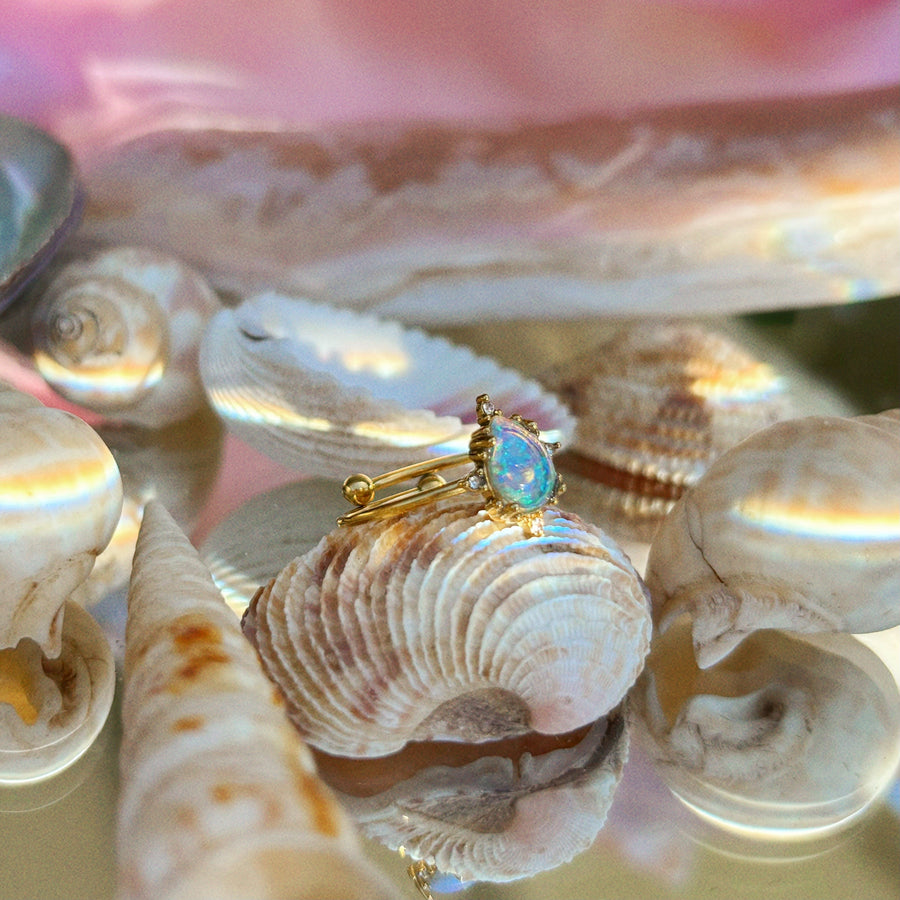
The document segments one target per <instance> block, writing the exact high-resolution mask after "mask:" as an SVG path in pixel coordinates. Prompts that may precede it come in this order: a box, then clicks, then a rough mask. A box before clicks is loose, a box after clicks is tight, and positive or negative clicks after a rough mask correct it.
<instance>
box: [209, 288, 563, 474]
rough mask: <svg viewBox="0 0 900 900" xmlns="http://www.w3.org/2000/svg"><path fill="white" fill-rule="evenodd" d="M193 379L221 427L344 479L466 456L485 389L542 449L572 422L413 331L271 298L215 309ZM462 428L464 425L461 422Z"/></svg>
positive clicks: (530, 386) (529, 387)
mask: <svg viewBox="0 0 900 900" xmlns="http://www.w3.org/2000/svg"><path fill="white" fill-rule="evenodd" d="M200 371H201V375H202V378H203V384H204V387H205V389H206V392H207V395H208V397H209V400H210V402H211V403H212V405H213V407H214V408H215V409H216V411H217V412H218V413H219V414H220V415H221V416H222V418H223V419H224V420H225V422H226V424H227V426H228V428H229V429H230V430H231V431H233V432H234V433H235V434H236V435H237V436H238V437H240V438H241V439H242V440H244V441H246V442H247V443H248V444H250V445H251V446H252V447H255V448H256V449H258V450H259V451H260V452H262V453H265V454H266V455H268V456H270V457H271V458H272V459H274V460H276V461H277V462H279V463H281V464H283V465H286V466H288V467H289V468H293V469H297V470H299V471H303V472H307V473H310V474H315V475H323V476H330V477H334V478H341V479H342V478H344V477H346V476H347V475H349V474H351V473H352V472H357V471H363V472H365V471H370V470H372V471H375V472H380V471H387V470H389V469H393V468H397V467H398V466H402V465H406V464H408V463H413V462H418V461H420V460H423V459H428V458H431V457H434V456H438V455H442V454H445V453H455V452H459V451H463V450H467V449H468V441H469V436H470V434H471V432H472V430H473V428H474V427H475V426H474V420H475V410H474V404H473V400H474V398H475V397H476V396H477V395H478V394H480V393H483V392H484V391H485V390H490V393H491V397H492V399H493V400H494V403H495V404H496V405H497V406H498V407H499V408H501V409H503V410H504V411H505V412H506V413H507V414H508V415H512V414H513V413H519V414H520V415H522V416H524V417H525V418H527V419H533V420H534V421H536V422H537V423H538V425H539V426H540V427H541V429H542V430H543V432H544V438H545V439H546V440H548V441H557V440H560V439H561V438H562V439H565V438H566V437H567V436H568V435H569V434H570V433H571V432H572V430H573V429H574V420H573V419H572V417H571V416H570V414H569V413H568V411H567V410H566V409H565V408H564V406H563V405H562V404H561V403H560V402H559V401H558V400H557V399H556V398H555V397H553V396H552V395H550V394H549V393H547V392H546V391H545V390H544V389H543V388H541V387H540V385H538V384H537V382H534V381H530V380H528V379H526V378H524V377H523V376H522V375H520V374H519V373H517V372H514V371H512V370H511V369H503V368H501V367H500V366H498V365H497V364H496V363H495V362H493V361H492V360H490V359H488V358H485V357H477V356H476V355H475V354H473V353H472V352H471V351H470V350H467V349H465V348H463V347H458V346H455V345H453V344H451V343H449V342H448V341H445V340H443V339H440V338H436V337H431V336H429V335H427V334H425V333H424V332H422V331H419V330H416V329H408V328H404V327H403V326H401V325H399V324H397V323H393V322H389V321H386V320H381V319H377V318H375V317H373V316H368V315H363V314H359V313H355V312H352V311H350V310H338V309H334V308H332V307H329V306H325V305H323V304H318V303H311V302H309V301H306V300H303V299H301V298H298V297H288V296H285V295H282V294H276V293H267V294H259V295H257V296H254V297H251V298H249V299H247V300H245V301H244V302H243V303H242V304H241V305H240V306H239V307H237V308H236V309H234V310H231V309H225V310H222V311H221V312H220V313H219V314H218V315H217V316H215V318H213V320H212V322H210V325H209V329H208V330H207V333H206V335H205V336H204V338H203V344H202V347H201V354H200ZM464 423H469V424H464Z"/></svg>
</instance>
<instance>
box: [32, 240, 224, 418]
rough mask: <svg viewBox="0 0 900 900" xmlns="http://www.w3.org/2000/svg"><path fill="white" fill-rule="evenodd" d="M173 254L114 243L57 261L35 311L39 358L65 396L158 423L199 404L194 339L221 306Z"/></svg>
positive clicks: (42, 368) (106, 411)
mask: <svg viewBox="0 0 900 900" xmlns="http://www.w3.org/2000/svg"><path fill="white" fill-rule="evenodd" d="M218 305H219V304H218V301H217V299H216V297H215V295H214V294H213V292H212V290H211V288H210V287H209V286H208V285H207V284H206V283H205V281H204V280H203V279H202V278H201V276H200V275H199V274H197V273H196V272H194V271H193V270H192V269H190V268H188V267H187V266H185V265H184V264H183V263H181V262H180V261H179V260H178V259H176V258H175V257H171V256H166V255H163V254H161V253H158V252H156V251H154V250H149V249H146V248H141V247H124V246H120V247H114V248H112V249H107V250H102V251H100V252H98V253H95V254H94V255H93V256H91V257H89V258H87V259H81V260H75V261H72V262H69V263H67V264H66V265H65V266H63V267H62V268H61V269H60V270H59V272H57V273H56V274H55V276H54V277H53V279H52V281H50V283H49V284H48V285H47V287H46V290H44V292H43V293H42V295H41V297H40V299H39V300H38V302H37V303H36V305H35V308H34V310H33V311H32V320H31V324H32V332H33V339H34V355H35V363H36V365H37V367H38V369H39V371H40V372H41V374H42V375H43V376H44V378H45V379H46V380H47V381H48V383H49V384H50V385H51V386H52V387H53V388H54V389H55V390H57V391H58V392H59V393H60V394H62V395H63V396H64V397H66V398H67V399H69V400H71V401H73V402H75V403H78V404H80V405H82V406H84V407H86V408H88V409H91V410H95V411H97V412H101V413H104V414H105V415H107V416H109V417H110V418H112V419H115V420H118V421H123V422H130V423H133V424H137V425H144V426H147V427H151V428H155V427H160V426H162V425H166V424H168V423H169V422H171V421H173V420H174V419H177V418H185V417H188V416H190V415H192V414H193V413H194V412H196V411H197V409H198V408H199V407H200V405H201V404H202V402H203V389H202V385H201V384H200V381H199V377H198V375H197V371H196V369H197V345H198V344H199V341H200V335H201V333H202V330H203V328H204V327H205V325H206V321H207V320H208V318H209V317H210V316H211V315H212V314H213V313H214V312H215V310H217V309H218Z"/></svg>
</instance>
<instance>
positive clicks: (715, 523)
mask: <svg viewBox="0 0 900 900" xmlns="http://www.w3.org/2000/svg"><path fill="white" fill-rule="evenodd" d="M646 577H647V584H648V586H649V588H650V590H651V593H652V596H653V603H654V620H655V621H656V622H657V623H659V626H660V628H661V629H663V630H664V629H665V628H666V627H667V626H668V625H669V623H670V622H671V621H673V620H674V619H675V618H676V617H677V616H679V615H681V614H682V613H685V612H686V613H688V614H689V615H690V617H691V620H692V627H693V635H694V649H695V653H696V654H697V660H698V662H699V664H700V665H701V666H702V667H707V666H709V665H711V664H713V663H715V662H716V661H718V660H720V659H722V658H723V657H724V656H726V655H727V654H728V653H729V652H730V651H731V650H732V649H733V648H734V647H735V646H736V645H737V644H738V643H740V641H741V640H743V639H744V638H745V637H746V636H747V635H748V634H750V633H751V632H753V631H756V630H759V629H763V628H781V629H786V630H790V631H799V632H816V631H849V632H868V631H879V630H881V629H884V628H889V627H892V626H894V625H898V624H900V418H898V417H897V415H896V414H895V413H889V414H886V415H881V416H879V417H878V418H877V421H876V423H875V424H873V423H872V421H871V418H870V417H868V416H865V417H861V418H859V419H853V418H850V419H846V418H839V417H829V416H809V417H805V418H801V419H789V420H787V421H784V422H779V423H777V424H775V425H772V426H771V427H769V428H767V429H764V430H763V431H759V432H757V433H755V434H753V435H751V436H750V437H749V438H747V439H746V440H744V441H742V442H741V443H740V444H738V445H737V446H736V447H734V448H732V449H731V450H729V451H728V452H726V453H725V454H724V455H722V456H721V457H719V459H718V460H716V462H715V463H713V465H712V466H711V467H710V468H709V470H708V471H707V472H706V474H705V475H704V476H703V478H702V479H701V480H700V481H699V482H698V483H697V484H696V485H695V486H694V487H693V488H692V489H691V490H690V491H689V492H688V493H686V494H685V495H684V497H682V499H681V500H679V502H678V504H677V505H676V506H675V508H674V509H673V510H672V512H671V513H670V514H669V516H668V517H667V518H666V519H665V520H664V522H663V523H662V525H661V526H660V528H659V531H658V532H657V534H656V536H655V537H654V540H653V543H652V545H651V548H650V555H649V559H648V564H647V576H646Z"/></svg>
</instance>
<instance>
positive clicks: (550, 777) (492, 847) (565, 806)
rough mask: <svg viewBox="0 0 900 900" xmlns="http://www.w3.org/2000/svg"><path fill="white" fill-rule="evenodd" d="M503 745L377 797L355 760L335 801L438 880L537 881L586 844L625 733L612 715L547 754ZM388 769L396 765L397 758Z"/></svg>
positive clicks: (432, 768) (609, 795)
mask: <svg viewBox="0 0 900 900" xmlns="http://www.w3.org/2000/svg"><path fill="white" fill-rule="evenodd" d="M557 740H558V739H556V738H554V742H555V741H557ZM509 743H512V742H499V744H497V743H492V744H490V745H486V746H485V749H484V750H483V751H482V754H481V755H479V756H477V757H476V758H474V759H472V760H471V761H469V762H466V763H461V762H459V761H450V759H448V760H447V761H446V762H444V763H439V762H435V763H434V764H432V765H429V766H427V767H425V768H423V769H421V770H420V771H418V772H416V773H415V774H413V775H410V776H409V777H406V778H401V779H400V780H398V781H397V783H395V784H393V785H391V786H389V787H386V788H385V789H383V790H380V791H377V792H375V793H369V791H368V789H367V782H366V778H365V775H363V774H360V772H359V761H358V760H352V761H349V762H348V772H347V781H348V782H349V786H348V787H347V788H346V789H345V790H343V791H339V792H338V797H339V798H340V799H341V802H342V804H343V805H344V808H345V809H347V810H348V811H349V812H350V813H351V815H352V816H353V817H354V819H355V820H356V822H357V824H358V825H359V827H360V829H361V830H362V832H363V834H365V835H366V836H367V837H369V838H372V839H373V840H376V841H378V842H379V843H382V844H385V845H386V846H387V847H389V848H390V849H392V850H398V849H399V848H400V847H403V848H404V849H405V850H406V852H407V854H409V855H410V856H412V857H413V858H414V859H426V860H430V861H433V862H434V864H435V865H436V867H437V869H438V871H439V872H440V873H442V874H443V875H445V876H451V875H452V876H454V877H455V878H456V879H457V880H459V881H462V882H464V883H465V882H470V881H491V882H505V881H513V880H516V879H519V878H526V877H529V876H532V875H536V874H538V873H539V872H544V871H547V870H549V869H552V868H555V867H556V866H560V865H562V864H563V863H566V862H569V861H570V860H571V859H573V858H574V857H575V856H576V855H577V854H579V853H581V852H582V851H584V850H586V849H587V848H588V847H590V846H591V844H593V842H594V840H595V839H596V837H597V834H598V833H599V831H600V829H601V828H602V827H603V824H604V823H605V821H606V815H607V813H608V811H609V808H610V806H611V805H612V801H613V797H614V795H615V791H616V788H617V786H618V784H619V781H620V780H621V776H622V771H623V768H624V765H625V761H626V758H627V756H628V736H627V731H626V730H625V727H624V717H623V716H622V715H621V714H620V713H615V714H613V715H611V716H610V717H608V718H607V717H604V718H601V719H600V720H599V721H598V722H596V723H595V724H594V725H593V726H591V727H590V728H589V729H588V730H587V734H583V733H581V734H580V739H579V740H578V741H577V742H572V741H565V742H564V741H559V743H558V745H557V746H555V747H554V748H553V749H548V748H546V747H544V748H542V749H536V748H534V747H533V746H532V745H531V744H527V743H524V742H516V743H514V744H513V746H508V744H509ZM529 748H530V749H529ZM416 749H417V750H418V748H416ZM467 749H470V748H467ZM385 763H387V764H389V765H391V766H396V765H397V763H396V761H395V759H394V757H388V758H387V759H386V760H385ZM351 767H352V768H351ZM354 773H355V774H354ZM324 777H326V778H328V770H327V769H325V772H324ZM363 791H365V793H364V794H363V793H362V792H363Z"/></svg>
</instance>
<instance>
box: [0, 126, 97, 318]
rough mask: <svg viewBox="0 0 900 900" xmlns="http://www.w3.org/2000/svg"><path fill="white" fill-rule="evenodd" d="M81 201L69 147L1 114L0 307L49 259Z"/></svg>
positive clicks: (72, 223) (78, 213) (73, 220)
mask: <svg viewBox="0 0 900 900" xmlns="http://www.w3.org/2000/svg"><path fill="white" fill-rule="evenodd" d="M83 206H84V196H83V193H82V190H81V185H80V183H79V180H78V176H77V174H76V171H75V164H74V162H73V161H72V158H71V156H70V155H69V153H68V151H67V150H66V149H65V148H64V147H63V146H62V145H61V144H59V143H57V142H56V141H55V140H53V138H51V137H50V135H48V134H45V133H44V132H43V131H41V130H39V129H38V128H35V127H34V125H30V124H28V123H26V122H22V121H20V120H18V119H14V118H11V117H9V116H0V312H2V311H3V310H4V309H5V308H6V307H7V306H8V305H9V304H10V303H12V302H13V301H14V300H15V299H16V297H18V296H19V294H20V293H21V292H22V290H23V289H24V288H25V286H26V285H27V284H28V282H29V281H30V280H31V279H32V278H33V277H34V276H35V275H36V274H37V273H38V272H39V271H40V270H41V269H42V268H43V267H44V266H45V265H46V264H47V263H48V262H49V260H50V259H51V258H52V256H53V254H54V253H55V252H56V250H57V248H58V247H59V245H60V244H61V243H62V242H63V240H64V239H65V238H66V237H67V236H68V234H69V232H70V231H71V230H72V229H73V228H74V227H75V225H76V224H77V223H78V221H79V219H80V218H81V212H82V208H83Z"/></svg>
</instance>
